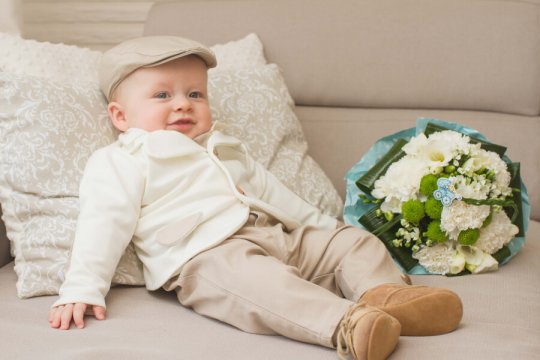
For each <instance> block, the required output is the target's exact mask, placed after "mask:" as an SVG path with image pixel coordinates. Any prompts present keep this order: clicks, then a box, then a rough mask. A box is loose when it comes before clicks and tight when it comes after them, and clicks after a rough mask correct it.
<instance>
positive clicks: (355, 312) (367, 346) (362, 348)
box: [337, 303, 401, 360]
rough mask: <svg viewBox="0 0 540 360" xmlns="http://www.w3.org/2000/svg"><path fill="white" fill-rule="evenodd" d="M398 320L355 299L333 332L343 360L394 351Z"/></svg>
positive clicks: (376, 359) (378, 357) (378, 358)
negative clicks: (335, 331) (354, 302)
mask: <svg viewBox="0 0 540 360" xmlns="http://www.w3.org/2000/svg"><path fill="white" fill-rule="evenodd" d="M400 331H401V325H400V324H399V321H397V320H396V319H394V318H393V317H392V316H390V315H388V314H387V313H385V312H383V311H380V310H378V309H376V308H372V307H370V306H367V305H365V304H364V303H358V304H356V305H354V306H352V307H351V308H350V309H349V311H348V312H347V313H346V314H345V316H344V317H343V319H342V320H341V323H340V325H339V329H338V332H337V351H338V355H339V358H340V359H342V360H344V359H347V357H348V356H349V355H350V356H351V357H352V358H353V359H355V360H384V359H386V358H387V357H388V355H390V354H391V353H392V351H394V349H395V347H396V345H397V342H398V339H399V333H400Z"/></svg>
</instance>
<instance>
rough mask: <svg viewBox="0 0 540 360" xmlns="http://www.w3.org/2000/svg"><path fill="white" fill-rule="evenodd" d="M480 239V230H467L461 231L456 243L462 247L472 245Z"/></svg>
mask: <svg viewBox="0 0 540 360" xmlns="http://www.w3.org/2000/svg"><path fill="white" fill-rule="evenodd" d="M479 237H480V230H478V229H467V230H463V231H461V232H460V233H459V235H458V241H459V243H460V244H462V245H473V244H474V243H475V242H476V241H477V240H478V238H479Z"/></svg>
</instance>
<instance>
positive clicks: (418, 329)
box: [361, 284, 463, 336]
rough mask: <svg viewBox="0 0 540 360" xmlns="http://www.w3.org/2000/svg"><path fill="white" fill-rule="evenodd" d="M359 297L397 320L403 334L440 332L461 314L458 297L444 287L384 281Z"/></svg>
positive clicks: (455, 322) (449, 328) (453, 324)
mask: <svg viewBox="0 0 540 360" xmlns="http://www.w3.org/2000/svg"><path fill="white" fill-rule="evenodd" d="M361 300H362V301H364V302H366V303H367V304H368V305H370V306H374V307H376V308H378V309H380V310H382V311H384V312H386V313H388V314H390V315H392V316H393V317H395V318H396V319H398V321H399V322H400V324H401V335H406V336H426V335H439V334H444V333H447V332H450V331H452V330H454V329H455V328H457V326H458V325H459V322H460V321H461V318H462V317H463V305H462V303H461V300H460V298H459V297H458V296H457V295H456V294H455V293H454V292H452V291H450V290H448V289H439V288H432V287H428V286H419V285H398V284H384V285H379V286H377V287H374V288H372V289H369V290H368V291H367V292H366V293H365V294H364V295H363V296H362V298H361Z"/></svg>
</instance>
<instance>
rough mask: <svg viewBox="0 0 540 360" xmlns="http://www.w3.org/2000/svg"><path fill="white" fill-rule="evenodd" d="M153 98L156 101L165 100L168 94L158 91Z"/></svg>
mask: <svg viewBox="0 0 540 360" xmlns="http://www.w3.org/2000/svg"><path fill="white" fill-rule="evenodd" d="M154 97H155V98H158V99H166V98H168V97H169V94H167V92H165V91H160V92H158V93H156V94H155V95H154Z"/></svg>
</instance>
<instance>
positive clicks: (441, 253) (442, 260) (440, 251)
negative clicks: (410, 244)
mask: <svg viewBox="0 0 540 360" xmlns="http://www.w3.org/2000/svg"><path fill="white" fill-rule="evenodd" d="M412 256H413V258H415V259H417V260H418V262H419V263H420V265H422V266H423V267H424V268H426V270H427V271H429V272H430V273H432V274H441V275H445V274H448V273H449V272H450V271H451V264H452V262H453V259H454V258H455V257H456V250H455V249H454V248H453V246H452V244H451V243H449V242H445V243H442V244H437V245H434V246H424V247H423V248H421V249H420V250H418V251H417V252H415V253H413V254H412Z"/></svg>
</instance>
